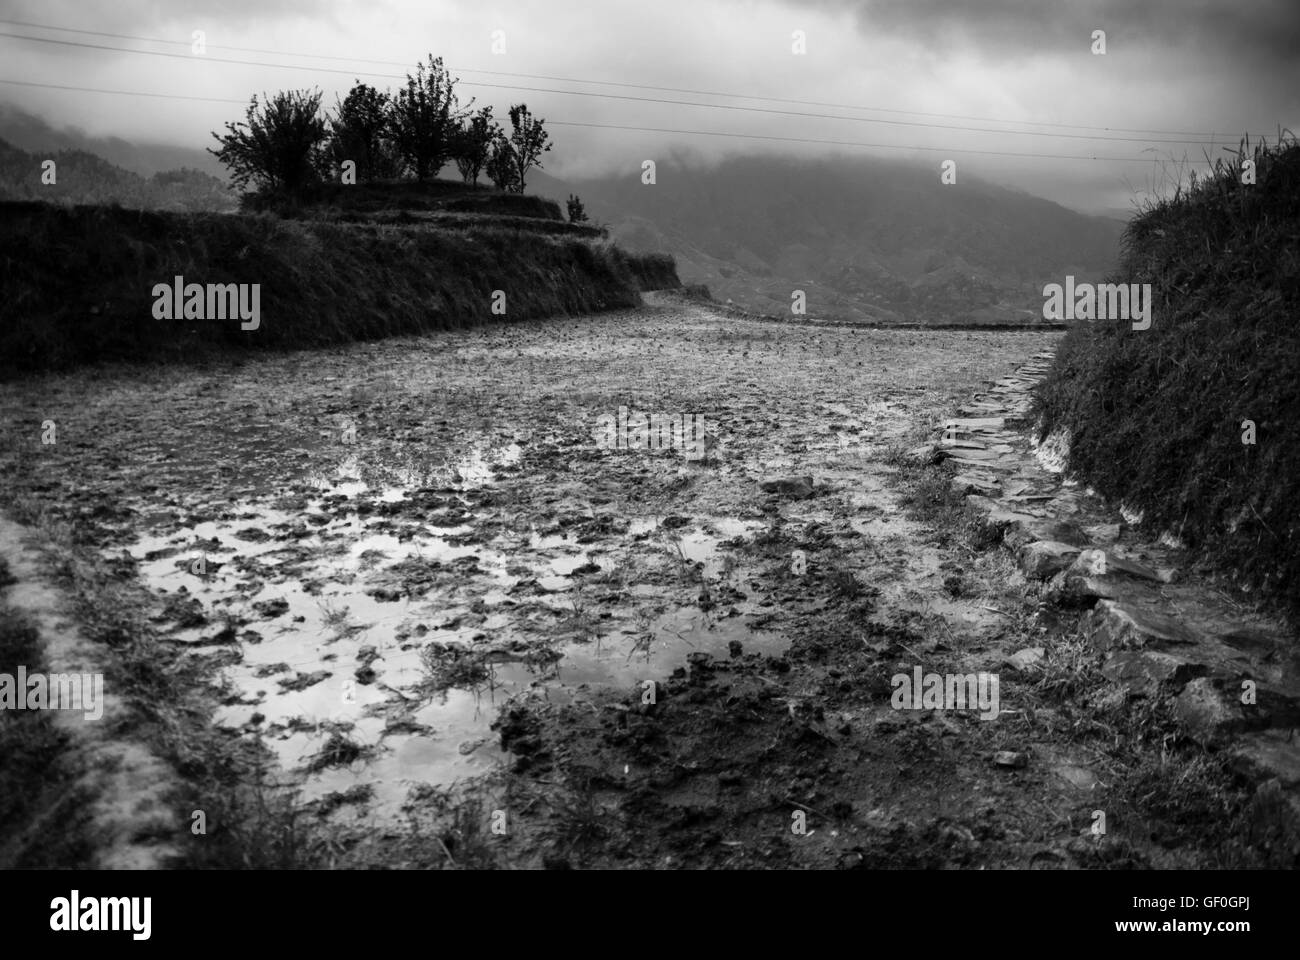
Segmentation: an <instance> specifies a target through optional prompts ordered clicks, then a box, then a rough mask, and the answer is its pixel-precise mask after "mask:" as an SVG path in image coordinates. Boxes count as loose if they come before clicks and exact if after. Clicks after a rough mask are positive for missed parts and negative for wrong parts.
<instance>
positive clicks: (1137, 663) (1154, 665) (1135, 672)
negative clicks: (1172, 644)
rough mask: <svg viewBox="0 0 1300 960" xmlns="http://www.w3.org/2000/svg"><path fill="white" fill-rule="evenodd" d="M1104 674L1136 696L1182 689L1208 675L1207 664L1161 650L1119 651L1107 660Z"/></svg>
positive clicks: (1103, 667) (1102, 669)
mask: <svg viewBox="0 0 1300 960" xmlns="http://www.w3.org/2000/svg"><path fill="white" fill-rule="evenodd" d="M1101 672H1102V674H1103V675H1104V676H1105V677H1106V678H1107V679H1110V680H1114V681H1115V682H1116V683H1121V684H1123V685H1124V686H1125V687H1127V688H1128V689H1129V690H1131V691H1132V692H1133V693H1137V694H1142V695H1145V696H1151V695H1154V694H1155V693H1157V692H1158V691H1159V690H1160V688H1161V687H1162V686H1165V685H1168V686H1169V687H1171V688H1181V687H1182V686H1183V684H1185V683H1186V682H1187V681H1188V680H1190V679H1192V678H1193V677H1197V676H1204V674H1205V673H1206V672H1207V668H1206V666H1205V665H1204V664H1200V663H1193V662H1192V661H1190V660H1187V659H1185V658H1184V657H1179V656H1175V655H1174V654H1172V653H1164V652H1162V651H1160V650H1117V651H1115V652H1113V653H1111V655H1110V656H1108V657H1107V658H1106V662H1105V663H1104V664H1103V665H1102V668H1101Z"/></svg>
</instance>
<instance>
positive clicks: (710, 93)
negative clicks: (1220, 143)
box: [0, 19, 1216, 138]
mask: <svg viewBox="0 0 1300 960" xmlns="http://www.w3.org/2000/svg"><path fill="white" fill-rule="evenodd" d="M0 23H7V24H10V25H11V26H19V27H33V28H35V29H38V30H53V31H57V32H60V33H81V34H88V35H90V36H95V37H110V38H113V39H118V40H139V41H142V42H144V43H165V44H170V45H171V46H180V47H188V46H191V43H190V41H188V40H165V39H162V38H161V37H141V36H138V35H135V34H128V33H104V32H102V31H98V30H77V29H74V28H72V27H55V26H50V25H49V24H42V23H31V22H29V21H26V20H6V19H0ZM212 48H213V49H215V50H233V51H235V52H236V53H264V54H269V55H271V56H282V57H301V58H305V59H309V60H335V61H341V62H345V63H378V64H382V65H384V66H390V67H409V66H410V65H409V64H408V63H404V62H402V61H398V60H367V59H365V58H362V57H341V56H329V55H322V54H313V53H293V52H292V51H287V50H267V49H265V48H259V47H234V46H225V45H219V44H213V45H212ZM447 69H448V70H451V71H457V72H460V73H481V74H484V75H486V76H497V77H520V78H522V79H525V80H551V81H558V82H561V83H584V84H588V85H592V86H602V87H623V88H627V89H633V90H657V91H660V92H665V93H689V94H693V95H696V96H702V97H728V98H730V99H733V100H761V101H765V102H768V103H792V104H796V105H799V106H805V107H831V108H834V109H840V110H868V111H874V112H876V113H894V114H903V115H906V116H915V117H939V118H941V119H946V120H974V121H976V122H979V123H1015V124H1021V125H1022V126H1024V125H1028V126H1036V127H1058V128H1063V129H1068V130H1105V131H1109V132H1113V133H1151V134H1157V135H1159V136H1186V137H1199V138H1213V137H1214V136H1216V134H1215V132H1214V131H1201V130H1153V129H1148V128H1140V127H1098V126H1089V125H1086V124H1078V123H1051V122H1049V121H1046V120H1006V119H1003V118H999V117H974V116H969V115H966V114H960V113H928V112H925V111H920V110H896V109H891V108H889V107H871V106H863V105H861V104H848V103H829V102H826V101H823V100H794V99H790V98H787V97H761V96H754V95H752V94H746V93H726V92H723V91H720V90H693V89H689V88H685V87H660V86H654V85H651V84H645V83H623V82H619V81H616V80H586V79H581V78H577V77H556V76H550V75H547V74H537V73H510V72H507V71H503V70H474V69H471V68H469V67H452V66H449V67H448V68H447ZM467 82H468V81H467Z"/></svg>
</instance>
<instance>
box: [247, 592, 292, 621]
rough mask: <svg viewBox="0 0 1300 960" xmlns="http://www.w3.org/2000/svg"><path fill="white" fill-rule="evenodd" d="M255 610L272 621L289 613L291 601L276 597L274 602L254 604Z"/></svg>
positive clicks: (259, 601)
mask: <svg viewBox="0 0 1300 960" xmlns="http://www.w3.org/2000/svg"><path fill="white" fill-rule="evenodd" d="M253 609H254V610H256V611H257V612H258V613H259V614H260V615H261V616H263V617H266V618H267V619H268V620H270V619H273V618H275V617H279V616H282V615H284V614H286V613H288V612H289V601H288V600H286V599H284V598H283V597H276V598H275V599H274V600H258V601H257V602H256V603H254V604H253Z"/></svg>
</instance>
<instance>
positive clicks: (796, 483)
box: [758, 477, 813, 500]
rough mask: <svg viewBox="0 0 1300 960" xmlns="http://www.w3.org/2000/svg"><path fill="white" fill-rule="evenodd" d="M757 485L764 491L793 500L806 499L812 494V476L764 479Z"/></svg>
mask: <svg viewBox="0 0 1300 960" xmlns="http://www.w3.org/2000/svg"><path fill="white" fill-rule="evenodd" d="M758 487H759V489H760V490H762V491H763V492H764V493H774V494H777V495H779V496H783V497H790V498H792V499H794V500H806V499H808V498H809V497H811V496H812V495H813V479H812V477H778V478H776V479H773V480H764V481H762V482H761V483H759V485H758Z"/></svg>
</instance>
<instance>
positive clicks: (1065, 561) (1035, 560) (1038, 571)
mask: <svg viewBox="0 0 1300 960" xmlns="http://www.w3.org/2000/svg"><path fill="white" fill-rule="evenodd" d="M1078 555H1079V548H1078V547H1074V546H1071V545H1070V544H1068V543H1061V542H1059V541H1056V540H1035V541H1033V542H1032V543H1027V544H1025V545H1024V546H1023V547H1021V548H1020V551H1019V553H1018V555H1017V561H1018V562H1019V563H1020V569H1021V570H1023V571H1024V572H1025V576H1027V577H1029V578H1031V579H1033V580H1046V579H1048V578H1049V577H1052V576H1054V575H1055V574H1056V573H1057V572H1059V571H1061V570H1064V569H1065V568H1066V567H1068V566H1069V565H1070V563H1071V562H1072V561H1073V560H1074V558H1075V557H1076V556H1078Z"/></svg>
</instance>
